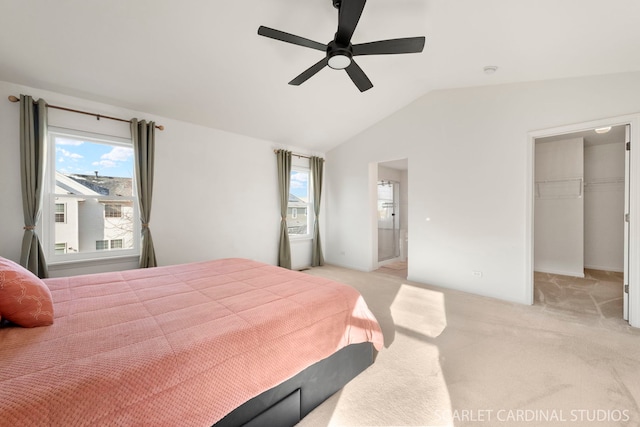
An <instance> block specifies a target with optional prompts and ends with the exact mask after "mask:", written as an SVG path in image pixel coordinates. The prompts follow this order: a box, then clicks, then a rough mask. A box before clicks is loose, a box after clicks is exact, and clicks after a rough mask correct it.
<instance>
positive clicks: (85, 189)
mask: <svg viewBox="0 0 640 427" xmlns="http://www.w3.org/2000/svg"><path fill="white" fill-rule="evenodd" d="M50 136H51V141H52V148H53V150H52V151H53V152H55V155H56V158H55V171H54V172H53V173H52V175H53V176H52V178H53V179H52V181H54V182H53V185H51V187H50V188H52V191H51V196H50V200H51V202H50V204H49V205H48V206H49V209H50V210H49V212H51V210H52V211H53V212H51V213H49V215H51V216H49V218H51V220H50V221H52V232H51V233H50V234H51V235H50V240H49V243H48V244H49V245H50V246H49V247H50V248H51V249H53V254H54V255H63V254H81V253H96V252H104V251H112V250H126V249H134V247H136V242H135V239H136V238H139V237H138V233H135V230H134V229H135V220H136V218H137V214H136V210H137V204H136V199H135V196H134V190H133V178H132V177H133V174H134V171H133V148H132V147H131V145H128V146H127V145H125V144H122V143H113V144H110V143H109V142H108V141H100V142H94V141H92V140H91V139H90V138H86V137H80V136H79V137H78V138H75V137H74V136H73V135H69V134H65V135H64V136H63V135H58V134H56V133H51V134H50ZM88 169H93V170H92V171H91V170H88ZM101 170H103V171H104V172H101ZM51 249H49V250H51ZM103 255H107V254H106V253H105V254H103Z"/></svg>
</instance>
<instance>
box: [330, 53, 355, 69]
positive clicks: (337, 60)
mask: <svg viewBox="0 0 640 427" xmlns="http://www.w3.org/2000/svg"><path fill="white" fill-rule="evenodd" d="M349 65H351V58H350V57H349V56H347V55H342V54H337V55H333V56H332V57H331V58H329V67H331V68H333V69H334V70H344V69H345V68H347V67H348V66H349Z"/></svg>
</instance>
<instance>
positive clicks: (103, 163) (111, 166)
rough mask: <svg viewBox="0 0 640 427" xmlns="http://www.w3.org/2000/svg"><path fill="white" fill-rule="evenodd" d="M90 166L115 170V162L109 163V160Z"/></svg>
mask: <svg viewBox="0 0 640 427" xmlns="http://www.w3.org/2000/svg"><path fill="white" fill-rule="evenodd" d="M103 157H104V156H103ZM91 165H92V166H102V167H103V168H115V167H116V166H117V164H116V162H114V161H111V160H100V161H99V162H93V163H91Z"/></svg>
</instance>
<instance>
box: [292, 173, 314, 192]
mask: <svg viewBox="0 0 640 427" xmlns="http://www.w3.org/2000/svg"><path fill="white" fill-rule="evenodd" d="M308 181H309V175H308V174H306V173H300V172H294V173H293V174H291V184H290V186H291V188H292V189H293V188H305V189H306V188H307V187H308V185H309V183H308Z"/></svg>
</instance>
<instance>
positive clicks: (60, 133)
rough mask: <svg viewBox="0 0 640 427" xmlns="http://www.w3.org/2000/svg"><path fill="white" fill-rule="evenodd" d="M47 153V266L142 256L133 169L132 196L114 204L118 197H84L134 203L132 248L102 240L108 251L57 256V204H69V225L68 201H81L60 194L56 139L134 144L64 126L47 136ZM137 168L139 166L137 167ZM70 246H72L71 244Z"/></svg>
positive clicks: (44, 209)
mask: <svg viewBox="0 0 640 427" xmlns="http://www.w3.org/2000/svg"><path fill="white" fill-rule="evenodd" d="M47 137H48V138H47V150H48V155H47V159H46V162H47V164H46V170H47V171H46V176H45V186H44V189H45V194H44V197H43V202H44V203H43V207H42V221H41V224H42V228H41V232H42V234H41V235H42V245H43V251H44V253H45V257H46V259H47V263H48V264H49V265H56V264H65V263H70V262H83V261H95V260H108V259H117V258H127V257H134V256H135V257H138V256H140V239H141V234H140V231H141V224H140V220H139V218H140V210H139V205H138V197H137V194H136V191H137V185H136V178H135V171H134V170H132V175H133V176H132V178H131V180H132V183H131V184H132V185H131V187H132V195H131V196H130V197H129V196H118V201H117V202H114V196H113V195H108V196H93V195H88V196H85V195H83V198H84V199H86V198H92V199H95V200H97V201H98V202H99V203H101V204H103V205H104V204H107V203H109V204H120V205H121V206H122V203H119V201H120V200H122V201H123V202H129V201H130V202H131V206H132V208H133V214H132V217H133V221H132V222H133V224H132V233H133V247H132V248H124V249H114V250H111V249H110V247H111V246H110V240H111V239H98V240H106V241H107V248H106V249H103V250H97V249H96V250H93V251H91V250H89V251H85V252H72V251H70V250H67V253H65V254H56V253H55V243H56V242H55V225H56V222H55V205H56V204H60V203H64V204H65V223H66V222H68V214H69V207H68V202H67V200H65V199H71V198H77V195H65V194H56V193H55V188H56V151H55V148H56V138H71V139H81V140H83V141H85V142H89V143H97V144H106V145H109V146H112V147H118V146H119V147H127V148H131V149H134V147H133V141H132V140H131V139H130V138H122V137H117V136H112V135H102V134H96V133H92V132H85V131H80V130H75V129H66V128H60V127H54V126H49V129H48V134H47ZM134 167H135V165H134ZM67 246H68V245H67Z"/></svg>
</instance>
